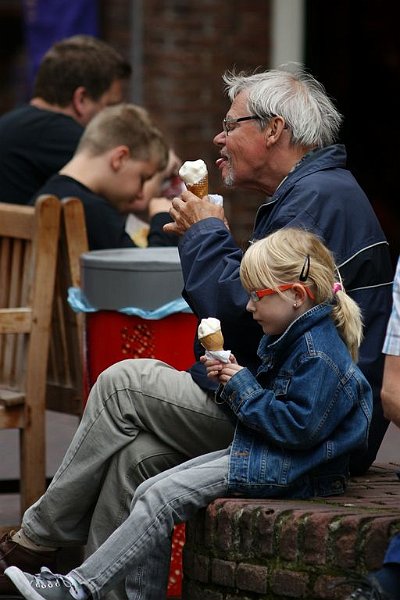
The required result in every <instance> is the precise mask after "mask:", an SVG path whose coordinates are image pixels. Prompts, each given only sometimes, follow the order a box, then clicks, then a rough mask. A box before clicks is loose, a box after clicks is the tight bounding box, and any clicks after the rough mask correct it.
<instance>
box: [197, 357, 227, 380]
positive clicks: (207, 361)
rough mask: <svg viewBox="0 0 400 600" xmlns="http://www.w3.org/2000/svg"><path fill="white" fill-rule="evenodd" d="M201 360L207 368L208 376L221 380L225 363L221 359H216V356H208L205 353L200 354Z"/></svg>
mask: <svg viewBox="0 0 400 600" xmlns="http://www.w3.org/2000/svg"><path fill="white" fill-rule="evenodd" d="M200 361H201V362H202V363H203V365H204V366H205V368H206V371H207V377H209V378H210V379H216V380H217V381H219V373H220V371H221V368H222V366H223V364H224V363H223V362H221V361H220V360H216V359H215V358H207V357H206V356H205V355H204V356H200Z"/></svg>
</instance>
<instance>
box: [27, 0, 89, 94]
mask: <svg viewBox="0 0 400 600" xmlns="http://www.w3.org/2000/svg"><path fill="white" fill-rule="evenodd" d="M22 4H23V13H24V25H25V35H26V47H27V54H28V62H29V66H28V68H29V79H30V84H32V82H33V79H34V77H35V74H36V71H37V68H38V66H39V64H40V61H41V59H42V56H43V54H44V53H45V52H46V51H47V50H48V49H49V48H50V46H52V45H53V44H54V42H56V41H58V40H61V39H63V38H66V37H70V36H71V35H76V34H78V33H85V34H89V35H94V36H97V35H98V10H97V0H23V3H22Z"/></svg>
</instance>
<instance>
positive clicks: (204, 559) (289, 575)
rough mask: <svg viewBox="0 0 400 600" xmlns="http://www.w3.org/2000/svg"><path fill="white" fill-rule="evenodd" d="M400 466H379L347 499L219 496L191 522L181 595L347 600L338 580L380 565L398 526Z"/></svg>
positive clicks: (355, 483) (196, 599)
mask: <svg viewBox="0 0 400 600" xmlns="http://www.w3.org/2000/svg"><path fill="white" fill-rule="evenodd" d="M399 470H400V463H399V464H394V463H391V464H388V465H380V464H374V465H373V467H372V468H371V469H370V470H369V472H368V473H367V475H365V476H363V477H355V478H352V480H351V481H350V483H349V486H348V489H347V491H346V494H345V495H344V496H336V497H331V498H323V499H321V498H318V499H314V500H310V501H293V500H246V499H231V498H221V499H218V500H216V501H215V502H213V503H212V504H210V506H209V507H208V508H207V510H204V511H201V512H200V513H199V514H198V515H197V516H196V518H195V519H193V520H192V521H191V522H190V523H188V524H187V527H186V544H185V548H184V584H183V594H182V600H244V599H245V600H267V599H268V600H282V599H289V598H290V599H292V598H307V599H310V600H311V599H315V600H318V599H321V600H322V599H323V600H331V599H332V600H333V599H339V598H343V597H345V595H346V593H347V592H348V591H349V588H346V587H343V586H341V587H337V588H334V587H332V585H334V584H336V583H339V582H341V581H343V580H344V578H345V577H346V573H347V572H348V571H349V570H351V571H356V572H358V573H360V574H361V573H365V572H366V571H369V570H373V569H377V568H379V566H380V565H381V562H382V559H383V556H384V552H385V549H386V547H387V543H388V540H389V538H390V537H391V536H392V535H393V534H394V533H395V532H397V531H400V502H399V500H400V481H399V478H398V476H397V472H398V471H399ZM350 591H351V590H350Z"/></svg>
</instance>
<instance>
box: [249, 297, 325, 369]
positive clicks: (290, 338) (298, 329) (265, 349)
mask: <svg viewBox="0 0 400 600" xmlns="http://www.w3.org/2000/svg"><path fill="white" fill-rule="evenodd" d="M332 308H333V307H332V304H317V305H316V306H313V307H312V308H310V310H308V311H307V312H305V313H303V314H302V315H301V316H300V317H298V318H297V319H296V320H295V321H293V323H291V324H290V325H289V327H288V328H287V329H286V330H285V331H284V332H283V334H282V335H280V336H271V335H264V336H263V337H262V338H261V342H260V344H259V346H258V351H257V354H258V356H259V357H260V358H261V359H262V360H265V359H266V358H268V357H269V356H271V354H273V355H275V356H276V355H278V354H282V353H283V352H286V351H287V349H288V348H290V347H291V346H292V344H293V343H294V342H295V341H296V340H297V339H298V338H300V337H301V336H302V335H303V334H304V333H305V332H306V331H309V330H310V329H311V328H312V327H314V326H315V325H316V324H317V323H318V322H320V321H323V320H324V319H327V318H330V315H331V312H332Z"/></svg>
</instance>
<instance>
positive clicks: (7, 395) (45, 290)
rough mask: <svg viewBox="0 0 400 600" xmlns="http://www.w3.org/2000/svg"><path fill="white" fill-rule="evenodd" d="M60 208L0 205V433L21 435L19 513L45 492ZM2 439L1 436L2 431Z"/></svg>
mask: <svg viewBox="0 0 400 600" xmlns="http://www.w3.org/2000/svg"><path fill="white" fill-rule="evenodd" d="M60 212H61V206H60V202H59V200H58V199H57V198H56V197H54V196H48V195H46V196H41V197H40V199H39V200H38V201H37V203H36V205H35V206H20V205H15V204H6V203H0V429H19V432H20V481H21V485H20V493H21V510H22V512H23V511H24V510H25V509H26V508H27V507H28V506H30V505H31V504H32V503H33V502H34V501H35V500H37V498H38V497H39V496H40V495H41V494H42V493H43V492H44V490H45V466H46V465H45V462H46V461H45V392H46V373H47V360H48V347H49V337H50V322H51V310H52V305H53V291H54V280H55V271H56V262H57V244H58V238H59V226H60ZM0 435H1V432H0Z"/></svg>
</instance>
